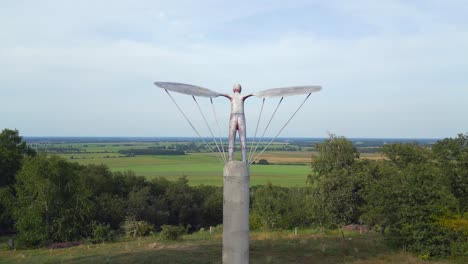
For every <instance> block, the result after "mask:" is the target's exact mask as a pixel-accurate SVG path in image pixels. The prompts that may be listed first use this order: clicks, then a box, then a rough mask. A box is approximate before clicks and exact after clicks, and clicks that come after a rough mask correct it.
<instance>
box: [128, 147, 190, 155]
mask: <svg viewBox="0 0 468 264" xmlns="http://www.w3.org/2000/svg"><path fill="white" fill-rule="evenodd" d="M119 153H120V154H124V155H185V151H181V150H175V149H160V148H146V149H122V150H119Z"/></svg>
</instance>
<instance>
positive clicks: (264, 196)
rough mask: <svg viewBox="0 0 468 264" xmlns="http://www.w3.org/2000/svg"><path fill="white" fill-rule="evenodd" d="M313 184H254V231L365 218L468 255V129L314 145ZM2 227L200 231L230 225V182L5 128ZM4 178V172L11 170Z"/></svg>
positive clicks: (0, 148) (54, 236)
mask: <svg viewBox="0 0 468 264" xmlns="http://www.w3.org/2000/svg"><path fill="white" fill-rule="evenodd" d="M316 149H317V155H316V156H315V157H313V159H312V162H311V165H312V170H311V171H312V173H311V174H310V175H308V177H307V186H305V187H301V188H284V187H278V186H272V185H271V184H268V185H266V186H254V187H252V188H251V192H250V195H251V211H250V224H251V228H252V229H291V228H294V227H312V228H323V229H325V228H343V227H344V226H346V225H349V224H360V225H367V226H368V227H370V228H374V229H376V230H377V231H379V232H381V233H382V235H384V236H385V238H386V240H387V241H388V242H389V243H390V244H392V245H394V246H396V247H401V248H405V249H408V250H411V251H413V252H417V253H418V254H421V255H427V256H448V255H452V256H466V254H467V252H468V240H467V238H468V215H467V209H468V195H467V193H468V136H467V135H459V136H458V137H456V138H447V139H444V140H442V141H439V142H437V143H436V144H435V145H434V146H433V147H432V148H427V147H424V146H419V145H417V144H389V145H385V146H384V147H383V152H384V154H385V157H386V159H384V160H379V161H371V160H361V159H359V152H358V151H357V149H356V147H355V146H354V145H353V144H352V142H350V141H348V140H347V139H345V138H342V137H336V136H331V137H330V138H329V139H327V140H325V141H324V142H323V143H319V144H317V145H316ZM0 158H1V159H0V162H1V163H0V172H1V174H0V175H1V176H2V178H1V179H0V180H1V181H0V184H1V185H0V198H1V199H0V209H1V211H0V212H1V214H0V228H1V230H2V231H3V232H8V231H9V232H14V233H16V238H17V241H18V245H19V246H23V247H34V246H41V245H46V244H48V243H52V242H63V241H76V240H83V239H89V240H91V241H93V242H98V241H103V240H107V239H110V238H111V237H113V236H114V235H116V234H121V235H132V236H135V235H145V234H148V233H150V232H159V231H160V230H161V229H164V228H165V227H166V228H167V225H172V226H182V227H183V230H186V231H194V230H198V229H200V228H202V227H205V228H206V227H209V226H216V225H219V224H221V223H222V203H223V199H222V188H220V187H214V186H195V187H192V186H189V185H188V182H187V180H186V179H185V178H181V179H179V180H178V181H168V180H166V179H164V178H157V179H153V180H146V179H144V178H142V177H138V176H135V175H134V174H133V173H132V172H125V173H120V172H117V173H113V172H111V171H110V170H109V169H108V168H107V167H105V166H103V165H88V166H84V165H79V164H77V163H71V162H69V161H66V160H64V159H62V158H59V157H57V156H49V157H47V156H43V155H35V153H34V152H33V151H31V150H30V149H28V148H27V146H26V145H25V144H24V142H22V140H21V137H19V136H18V132H17V131H12V130H4V131H3V132H2V133H1V134H0ZM4 175H6V177H5V176H4Z"/></svg>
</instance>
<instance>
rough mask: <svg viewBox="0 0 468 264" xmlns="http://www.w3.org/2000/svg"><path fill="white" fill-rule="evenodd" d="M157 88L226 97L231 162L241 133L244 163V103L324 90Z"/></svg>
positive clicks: (162, 85) (168, 84)
mask: <svg viewBox="0 0 468 264" xmlns="http://www.w3.org/2000/svg"><path fill="white" fill-rule="evenodd" d="M154 84H155V85H156V86H157V87H159V88H162V89H164V90H166V91H171V92H176V93H181V94H186V95H191V96H201V97H210V98H214V97H218V96H222V97H226V98H228V99H229V100H230V101H231V116H230V119H229V137H228V139H229V146H228V154H229V161H231V160H233V156H234V143H235V139H236V133H239V140H240V145H241V152H242V161H243V162H246V161H247V142H246V124H245V114H244V101H245V100H246V99H247V98H249V97H251V96H256V97H259V98H272V97H286V96H293V95H301V94H309V95H310V94H311V93H313V92H318V91H320V90H321V89H322V87H320V86H293V87H284V88H273V89H268V90H263V91H260V92H257V93H252V94H247V95H242V94H241V92H242V86H241V85H240V84H235V85H234V87H233V89H232V91H233V93H232V94H223V93H218V92H215V91H212V90H210V89H207V88H203V87H199V86H195V85H190V84H184V83H175V82H155V83H154Z"/></svg>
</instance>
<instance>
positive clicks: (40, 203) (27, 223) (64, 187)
mask: <svg viewBox="0 0 468 264" xmlns="http://www.w3.org/2000/svg"><path fill="white" fill-rule="evenodd" d="M82 169H83V166H81V165H78V164H77V163H70V162H67V161H66V160H65V159H63V158H59V157H57V156H51V157H46V156H44V155H37V156H36V157H33V158H28V159H27V160H26V161H25V163H24V165H23V167H22V169H21V171H20V172H19V173H18V176H17V183H16V185H15V190H16V192H17V206H16V208H15V211H14V216H15V219H16V229H17V231H18V241H19V244H20V245H22V246H37V245H43V244H44V243H46V242H48V241H60V242H61V241H70V240H75V239H78V238H80V237H86V236H87V235H88V234H89V232H90V229H89V228H90V223H91V213H92V211H93V203H92V202H91V197H92V195H93V193H92V192H91V191H90V190H89V189H88V188H86V186H83V185H82V184H81V183H80V174H79V172H80V170H82Z"/></svg>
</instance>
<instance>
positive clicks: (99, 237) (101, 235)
mask: <svg viewBox="0 0 468 264" xmlns="http://www.w3.org/2000/svg"><path fill="white" fill-rule="evenodd" d="M92 228H93V230H92V236H91V239H90V241H91V242H92V243H103V242H109V241H112V240H114V237H115V231H114V230H112V228H111V226H110V225H108V224H107V225H104V224H100V223H98V222H93V224H92Z"/></svg>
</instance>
